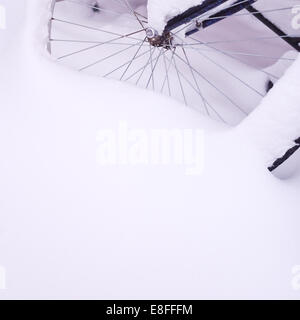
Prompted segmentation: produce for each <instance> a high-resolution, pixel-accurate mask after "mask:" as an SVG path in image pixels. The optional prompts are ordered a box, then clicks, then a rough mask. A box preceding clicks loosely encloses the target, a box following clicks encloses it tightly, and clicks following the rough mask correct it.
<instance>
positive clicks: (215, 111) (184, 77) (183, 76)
mask: <svg viewBox="0 0 300 320" xmlns="http://www.w3.org/2000/svg"><path fill="white" fill-rule="evenodd" d="M166 59H167V60H169V61H171V60H170V59H168V58H167V57H166ZM178 72H179V74H180V75H181V77H182V78H183V79H184V80H185V81H186V82H187V83H188V84H189V85H190V87H191V88H192V89H193V90H194V91H195V92H196V93H197V94H198V95H200V96H201V94H200V92H199V91H198V90H197V89H196V88H195V87H194V86H193V84H192V83H191V82H190V80H188V79H187V77H186V76H185V75H184V74H183V73H182V72H181V71H178ZM203 98H204V100H205V103H206V104H207V106H208V107H209V108H210V109H211V110H212V111H213V112H214V113H215V114H216V115H217V117H218V118H219V119H220V120H221V121H222V122H224V123H226V124H228V122H227V121H225V119H224V118H223V117H222V116H221V115H220V114H219V112H217V110H216V109H215V108H214V107H213V106H212V105H211V104H210V103H209V102H208V101H207V99H205V97H204V95H203Z"/></svg>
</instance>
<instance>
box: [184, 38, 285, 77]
mask: <svg viewBox="0 0 300 320" xmlns="http://www.w3.org/2000/svg"><path fill="white" fill-rule="evenodd" d="M190 38H191V39H193V40H194V41H197V40H196V39H194V38H192V37H190ZM207 46H208V47H209V48H211V49H213V50H215V51H217V52H220V53H221V54H223V55H224V56H227V57H230V58H232V59H234V60H237V61H239V62H243V61H242V60H241V59H239V57H236V56H233V55H230V54H229V53H226V52H224V51H222V50H221V49H217V48H215V47H212V46H210V45H207ZM257 70H258V71H259V72H260V73H263V74H265V75H267V76H270V77H273V78H274V79H276V80H278V79H279V77H277V76H275V75H274V74H271V73H269V72H267V71H265V70H262V69H257Z"/></svg>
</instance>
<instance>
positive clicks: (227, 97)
mask: <svg viewBox="0 0 300 320" xmlns="http://www.w3.org/2000/svg"><path fill="white" fill-rule="evenodd" d="M175 55H176V56H177V57H178V59H180V60H182V61H183V62H184V63H185V64H187V63H186V62H185V61H184V60H183V59H182V58H181V57H180V56H179V55H177V54H176V52H175ZM192 69H193V70H194V71H195V72H196V73H197V74H198V75H199V76H200V77H201V78H202V79H204V80H205V81H206V82H207V83H209V84H210V85H211V86H212V87H213V88H215V89H216V90H217V91H218V92H219V93H220V94H221V95H222V96H224V97H225V98H226V99H227V100H228V101H230V102H231V103H232V104H233V105H234V106H235V107H236V108H238V109H239V110H240V111H241V112H242V113H244V114H246V115H247V112H246V111H245V110H243V109H242V108H241V107H240V106H239V105H238V104H236V103H235V102H234V101H233V100H232V99H231V98H230V97H229V96H228V95H227V94H226V93H224V92H223V91H222V90H221V89H220V88H218V87H217V86H216V85H214V84H213V83H212V82H211V81H210V80H208V79H207V78H206V77H205V76H203V75H202V74H201V73H200V72H199V71H198V70H196V69H195V68H194V67H192Z"/></svg>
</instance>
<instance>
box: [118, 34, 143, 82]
mask: <svg viewBox="0 0 300 320" xmlns="http://www.w3.org/2000/svg"><path fill="white" fill-rule="evenodd" d="M145 41H146V37H145V38H144V40H143V42H142V43H141V44H140V46H139V47H138V49H137V51H136V52H135V54H134V55H133V58H132V59H131V61H130V63H129V65H128V66H127V68H126V69H125V71H124V72H123V74H122V76H121V78H120V80H122V79H123V78H124V76H125V74H126V72H127V71H128V69H129V68H130V67H131V65H132V63H133V61H134V60H135V58H136V56H137V55H138V53H139V52H140V50H141V49H142V46H143V44H144V43H145Z"/></svg>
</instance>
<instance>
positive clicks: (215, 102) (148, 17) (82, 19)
mask: <svg viewBox="0 0 300 320" xmlns="http://www.w3.org/2000/svg"><path fill="white" fill-rule="evenodd" d="M178 2H183V3H184V4H183V5H182V7H176V10H174V7H173V10H171V8H172V6H170V5H171V4H172V1H170V0H166V2H165V3H163V4H161V3H160V2H158V0H149V1H146V0H54V1H53V3H52V8H51V14H52V15H51V21H50V23H49V46H48V50H49V52H50V53H51V55H52V56H53V57H55V58H56V59H57V60H58V61H59V62H60V63H63V64H65V65H68V66H70V67H72V68H76V69H77V70H79V71H81V72H83V71H84V72H89V73H91V74H94V75H97V76H103V77H106V78H113V79H117V80H122V81H125V82H128V83H131V84H133V85H137V86H140V87H143V88H146V89H152V90H154V91H157V92H160V93H163V94H166V95H169V96H170V97H173V98H175V99H179V100H181V101H183V102H184V103H185V104H186V105H187V106H190V107H193V108H195V109H197V110H199V111H201V112H204V113H205V114H207V115H208V116H210V117H212V118H214V119H218V120H220V121H223V122H225V123H228V124H232V125H234V124H237V123H239V122H240V121H241V120H242V119H243V118H244V117H245V116H247V115H248V114H249V113H250V112H251V111H252V110H253V109H254V108H255V107H256V106H257V105H258V104H259V103H260V101H261V99H262V98H263V97H264V96H265V95H266V94H267V93H268V90H270V89H271V88H272V86H273V84H274V83H275V82H276V81H277V80H278V79H279V78H280V77H281V76H282V74H283V72H284V70H285V69H286V68H287V67H288V66H289V65H290V64H291V63H293V61H294V60H295V59H296V56H297V53H298V51H299V49H298V48H299V46H298V43H299V41H300V38H299V37H298V36H297V34H298V35H300V32H299V29H297V28H298V25H297V23H295V26H294V28H293V21H294V22H295V17H296V14H297V13H298V11H297V10H296V9H297V8H298V7H296V6H295V5H296V1H293V0H288V1H286V0H204V1H201V0H198V1H196V0H191V1H177V0H176V1H174V0H173V4H174V6H175V3H178ZM197 3H199V4H198V5H197ZM192 4H195V5H193V6H192ZM190 6H191V7H190ZM299 12H300V9H299ZM237 31H238V32H237Z"/></svg>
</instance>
